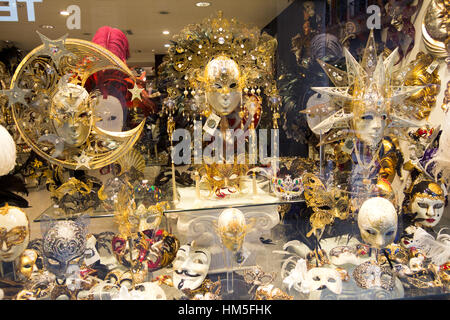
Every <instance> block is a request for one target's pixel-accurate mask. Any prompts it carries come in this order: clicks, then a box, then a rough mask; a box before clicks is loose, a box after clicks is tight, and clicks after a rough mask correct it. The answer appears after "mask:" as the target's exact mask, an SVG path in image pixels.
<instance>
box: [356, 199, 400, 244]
mask: <svg viewBox="0 0 450 320" xmlns="http://www.w3.org/2000/svg"><path fill="white" fill-rule="evenodd" d="M358 227H359V231H360V233H361V238H362V239H363V240H364V242H365V243H366V244H368V245H370V246H372V247H374V248H377V249H382V248H384V247H385V246H387V245H388V244H390V243H391V242H392V241H394V238H395V235H396V233H397V212H396V210H395V207H394V205H393V204H392V203H391V202H390V201H389V200H387V199H385V198H381V197H374V198H370V199H368V200H366V201H364V203H363V204H362V206H361V209H360V210H359V213H358Z"/></svg>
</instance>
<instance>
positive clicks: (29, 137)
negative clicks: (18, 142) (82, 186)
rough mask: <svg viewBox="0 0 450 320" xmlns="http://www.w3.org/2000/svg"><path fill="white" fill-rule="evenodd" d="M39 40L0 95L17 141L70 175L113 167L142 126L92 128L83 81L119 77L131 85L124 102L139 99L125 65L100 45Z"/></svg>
mask: <svg viewBox="0 0 450 320" xmlns="http://www.w3.org/2000/svg"><path fill="white" fill-rule="evenodd" d="M39 36H40V38H41V40H42V45H40V46H38V47H36V48H35V49H33V50H32V51H30V52H29V53H28V54H27V55H26V56H25V58H24V59H23V60H22V61H21V62H20V64H19V66H18V67H17V68H16V70H15V73H14V75H13V77H12V80H11V84H10V87H9V89H7V90H0V95H1V96H6V97H7V98H8V107H9V108H10V109H11V113H12V115H13V119H14V122H15V124H16V127H17V130H18V132H19V133H20V136H21V137H22V138H23V140H24V141H25V143H26V144H27V145H28V146H30V148H31V149H32V150H33V151H34V152H36V153H37V154H38V155H39V156H40V157H42V158H44V159H45V160H47V161H49V162H50V163H52V164H56V165H59V166H62V167H65V168H68V169H71V170H78V169H88V170H89V169H99V168H102V167H104V166H106V165H108V164H111V163H113V162H115V161H116V160H118V159H119V158H120V157H121V156H123V155H124V154H126V153H127V152H128V151H129V150H130V149H131V148H132V147H133V145H134V144H135V143H136V141H137V140H138V139H139V136H140V133H141V132H142V130H143V128H144V124H145V121H142V122H141V123H140V124H139V125H138V126H136V127H135V128H133V129H131V130H128V131H123V132H113V131H107V130H105V129H103V128H100V127H98V126H97V125H96V123H97V122H98V121H97V119H96V118H97V117H96V116H95V114H96V107H97V102H98V100H97V99H96V98H95V97H96V90H94V91H92V92H90V93H88V89H87V88H88V85H89V83H87V82H88V79H90V77H91V76H94V75H95V74H96V73H98V72H103V71H105V70H116V71H117V72H122V73H123V74H124V77H125V78H127V79H128V80H130V81H128V83H130V84H134V88H133V89H131V88H128V91H129V92H131V94H129V95H128V93H127V97H128V96H132V97H131V101H127V102H133V100H135V99H139V100H141V96H140V92H141V91H142V90H143V89H142V88H139V87H138V86H137V84H136V83H135V77H134V76H133V73H132V72H131V70H130V69H129V68H128V67H127V66H126V64H125V63H124V62H123V61H122V60H121V59H120V58H118V57H117V56H115V55H113V54H111V52H110V51H108V50H107V49H105V48H103V47H102V46H100V45H97V44H95V43H93V42H90V41H85V40H80V39H68V38H67V35H65V36H63V37H61V38H59V39H57V40H50V39H48V38H47V37H45V36H44V35H42V34H39ZM105 81H106V80H105ZM127 99H128V100H129V98H127Z"/></svg>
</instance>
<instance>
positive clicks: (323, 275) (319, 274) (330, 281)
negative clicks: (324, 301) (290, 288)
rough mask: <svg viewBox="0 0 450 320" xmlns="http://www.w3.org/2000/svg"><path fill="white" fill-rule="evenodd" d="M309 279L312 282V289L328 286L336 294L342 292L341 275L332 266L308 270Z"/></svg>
mask: <svg viewBox="0 0 450 320" xmlns="http://www.w3.org/2000/svg"><path fill="white" fill-rule="evenodd" d="M307 281H308V282H309V284H310V291H316V290H322V289H325V288H328V289H329V290H330V291H331V292H333V293H335V294H341V292H342V279H341V275H340V274H339V272H338V271H336V270H334V269H332V268H312V269H311V270H309V271H308V274H307Z"/></svg>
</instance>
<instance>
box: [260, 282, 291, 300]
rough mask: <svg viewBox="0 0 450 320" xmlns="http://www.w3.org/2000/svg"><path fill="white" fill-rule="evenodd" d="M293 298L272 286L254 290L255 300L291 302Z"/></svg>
mask: <svg viewBox="0 0 450 320" xmlns="http://www.w3.org/2000/svg"><path fill="white" fill-rule="evenodd" d="M293 299H294V297H292V296H290V295H288V294H286V293H284V292H283V291H281V290H280V289H279V288H275V287H274V285H273V284H268V285H265V286H260V287H258V289H256V292H255V300H293Z"/></svg>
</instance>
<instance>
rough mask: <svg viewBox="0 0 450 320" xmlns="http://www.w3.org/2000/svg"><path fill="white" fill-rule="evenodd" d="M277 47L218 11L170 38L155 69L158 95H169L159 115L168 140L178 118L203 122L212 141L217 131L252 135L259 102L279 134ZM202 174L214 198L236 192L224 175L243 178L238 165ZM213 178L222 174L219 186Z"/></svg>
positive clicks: (261, 110) (236, 187)
mask: <svg viewBox="0 0 450 320" xmlns="http://www.w3.org/2000/svg"><path fill="white" fill-rule="evenodd" d="M276 46H277V41H276V39H275V38H273V37H272V36H270V35H268V34H266V33H261V31H260V30H259V29H258V28H256V27H248V26H246V25H244V24H242V23H240V22H238V21H236V20H235V19H226V18H224V17H223V15H222V12H220V11H219V12H218V14H217V15H216V16H213V17H210V18H207V19H205V20H203V21H202V22H201V23H198V24H194V25H189V26H187V27H186V28H184V29H183V30H182V31H181V32H180V33H179V34H178V35H176V36H174V38H173V40H172V46H171V47H170V48H169V53H168V55H167V57H166V59H165V61H164V62H163V64H162V65H161V66H160V68H159V77H160V79H161V81H160V83H162V86H163V87H164V88H163V90H162V91H166V92H167V98H166V99H165V100H164V103H163V111H164V112H165V113H166V114H167V115H168V133H169V136H171V135H172V132H173V131H174V130H175V117H176V116H180V115H181V116H182V117H183V119H187V120H191V119H192V120H194V121H197V120H200V121H202V120H204V119H205V118H207V119H206V121H205V127H204V130H205V132H207V133H209V134H210V135H214V133H215V132H217V131H216V129H218V128H219V129H220V130H221V132H222V133H225V130H228V129H231V130H235V129H242V130H244V131H246V130H247V129H250V130H253V129H255V128H256V127H257V126H258V124H259V121H260V118H261V114H262V112H263V102H264V104H267V105H268V107H270V108H271V112H272V115H273V127H274V128H278V123H277V119H278V118H279V113H278V107H279V97H278V91H277V87H276V81H275V79H274V57H275V50H276ZM266 101H267V103H266ZM252 132H254V131H252ZM205 169H206V170H205V171H206V175H205V176H204V177H203V178H204V179H203V180H205V179H206V180H208V183H209V185H210V190H211V193H212V194H217V192H219V191H220V189H224V188H228V187H229V188H233V189H236V190H237V191H239V187H238V184H237V183H236V184H234V183H233V181H238V180H239V179H240V178H241V177H240V176H239V177H237V179H234V178H231V179H228V178H230V177H228V176H227V175H228V173H230V172H231V173H232V175H233V174H234V175H235V173H236V172H238V173H240V172H245V170H241V166H240V165H236V166H235V165H221V164H217V165H214V166H211V167H210V168H209V167H208V168H205ZM216 173H221V174H220V176H221V180H220V182H218V181H217V180H214V178H215V177H217V176H218V175H217V174H216ZM222 173H223V174H222ZM222 178H223V179H222ZM225 178H227V179H225ZM227 182H230V184H228V183H227ZM220 194H221V193H220ZM174 198H175V196H174Z"/></svg>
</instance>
